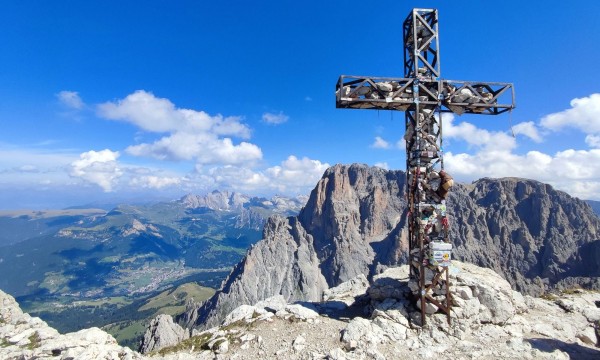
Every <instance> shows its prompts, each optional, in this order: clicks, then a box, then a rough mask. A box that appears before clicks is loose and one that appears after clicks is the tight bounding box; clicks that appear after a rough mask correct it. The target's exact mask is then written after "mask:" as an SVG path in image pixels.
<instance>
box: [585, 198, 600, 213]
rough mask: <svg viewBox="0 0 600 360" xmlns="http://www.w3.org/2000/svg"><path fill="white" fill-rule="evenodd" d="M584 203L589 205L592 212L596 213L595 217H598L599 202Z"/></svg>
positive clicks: (588, 201) (589, 201)
mask: <svg viewBox="0 0 600 360" xmlns="http://www.w3.org/2000/svg"><path fill="white" fill-rule="evenodd" d="M585 202H587V203H588V204H590V206H591V207H592V210H594V212H595V213H596V215H599V216H600V201H595V200H586V201H585Z"/></svg>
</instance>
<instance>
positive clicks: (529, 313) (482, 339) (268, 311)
mask: <svg viewBox="0 0 600 360" xmlns="http://www.w3.org/2000/svg"><path fill="white" fill-rule="evenodd" d="M450 273H451V279H450V280H451V283H452V287H453V288H452V291H453V293H454V294H455V297H454V299H453V305H454V307H453V311H452V318H451V324H448V322H447V319H446V316H445V315H441V314H436V315H432V316H428V322H427V324H426V325H425V326H420V325H419V324H418V323H419V319H420V312H419V311H418V310H417V309H416V308H415V307H414V306H413V305H412V302H410V301H409V299H408V296H409V294H410V289H409V287H408V266H406V265H405V266H402V267H398V268H389V269H387V270H385V271H383V272H382V273H381V274H378V275H376V276H374V277H373V278H372V279H371V280H370V281H368V280H367V279H366V277H364V276H363V275H359V276H357V277H356V278H354V279H351V280H350V281H348V282H345V283H342V284H340V285H339V286H337V287H334V288H330V289H328V290H327V292H326V294H325V295H326V296H325V298H326V299H327V300H325V301H320V302H296V303H292V304H290V303H287V302H286V301H285V299H284V298H283V296H281V295H277V296H274V297H271V298H268V299H265V300H263V301H260V302H257V303H255V304H254V305H249V304H245V305H241V306H239V307H237V308H236V309H234V310H233V311H232V312H230V313H229V314H227V316H226V317H225V319H224V321H223V322H222V323H221V324H220V325H218V326H215V327H212V328H210V329H207V330H204V331H197V330H194V331H192V332H191V334H183V336H181V335H182V333H181V332H180V330H183V329H181V328H179V329H177V325H176V324H173V323H172V322H171V321H169V319H166V318H165V319H162V320H161V321H160V322H157V323H155V324H154V326H153V327H152V331H151V332H149V333H147V337H146V338H145V342H146V344H153V345H152V346H148V347H146V348H145V352H146V353H145V354H140V353H137V352H134V351H132V350H130V349H127V348H122V347H120V346H118V345H117V344H116V342H115V341H114V339H113V338H112V337H111V336H110V335H108V334H106V333H104V332H103V331H101V330H99V329H87V330H82V331H79V332H76V333H70V334H64V335H61V334H58V332H57V331H56V330H54V329H52V328H49V327H48V326H47V325H46V324H45V323H44V322H43V321H41V320H40V319H38V318H32V317H30V316H29V315H27V314H23V313H22V311H21V310H20V308H19V307H18V304H17V303H16V302H15V301H14V299H13V298H12V297H11V296H9V295H7V294H4V293H2V292H0V303H1V304H2V308H1V310H0V358H2V359H15V360H16V359H65V360H66V359H82V360H86V359H111V360H112V359H115V360H116V359H180V360H184V359H314V360H316V359H332V360H333V359H336V360H342V359H347V360H352V359H378V360H379V359H398V358H406V359H598V358H599V357H600V348H599V347H598V339H599V338H598V329H599V326H600V308H599V307H598V306H600V293H599V292H596V291H588V290H577V291H571V292H563V293H560V294H557V295H555V296H554V297H552V298H551V297H547V298H545V299H542V298H533V297H531V296H529V295H525V296H524V295H522V294H521V293H519V292H516V291H514V290H512V289H511V286H510V284H509V283H508V282H507V281H506V280H504V279H503V278H502V277H501V276H499V275H498V274H496V273H495V272H494V271H492V270H490V269H485V268H480V267H477V266H475V265H471V264H467V263H460V262H458V261H455V262H454V263H453V266H452V268H451V272H450ZM161 328H163V329H167V330H165V331H161V330H159V329H161ZM174 329H175V330H174ZM173 336H181V337H180V338H179V339H178V340H177V342H176V343H174V344H169V341H170V340H169V339H173ZM165 340H167V341H165Z"/></svg>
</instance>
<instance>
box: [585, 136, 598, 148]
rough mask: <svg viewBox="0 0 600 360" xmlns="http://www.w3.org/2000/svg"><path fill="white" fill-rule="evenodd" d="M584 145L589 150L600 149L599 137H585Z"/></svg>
mask: <svg viewBox="0 0 600 360" xmlns="http://www.w3.org/2000/svg"><path fill="white" fill-rule="evenodd" d="M585 143H586V144H588V145H589V147H591V148H600V136H598V135H587V136H586V137H585Z"/></svg>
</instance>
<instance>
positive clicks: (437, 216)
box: [336, 9, 515, 325]
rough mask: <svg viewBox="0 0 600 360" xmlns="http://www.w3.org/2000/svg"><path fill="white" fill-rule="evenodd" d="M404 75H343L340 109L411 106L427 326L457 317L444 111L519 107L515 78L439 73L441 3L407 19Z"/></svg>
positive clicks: (415, 267) (414, 200) (413, 226)
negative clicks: (440, 316) (436, 318)
mask: <svg viewBox="0 0 600 360" xmlns="http://www.w3.org/2000/svg"><path fill="white" fill-rule="evenodd" d="M403 39H404V77H403V78H389V77H372V76H346V75H342V76H340V78H339V80H338V82H337V86H336V107H337V108H347V109H373V110H397V111H404V112H405V122H406V132H405V135H404V139H405V140H406V188H407V194H406V195H407V200H408V221H407V224H408V241H409V256H408V261H409V266H410V282H409V286H410V288H411V290H412V293H413V296H414V299H415V302H416V305H417V307H418V308H419V309H420V310H421V324H422V325H424V324H425V314H432V313H436V312H443V313H445V314H446V315H447V318H448V323H450V312H451V308H452V293H451V289H450V281H449V267H450V264H451V253H452V242H451V241H450V238H449V222H448V218H447V211H446V196H447V194H448V191H449V189H450V187H451V186H452V183H453V180H452V177H451V176H450V175H449V174H447V173H446V172H445V171H444V160H443V146H442V145H443V142H442V116H441V113H454V114H457V115H462V114H481V115H498V114H502V113H504V112H507V111H511V110H512V109H514V108H515V94H514V87H513V85H512V84H511V83H496V82H473V81H455V80H444V79H441V78H440V56H439V55H440V54H439V38H438V12H437V9H413V10H412V12H411V13H410V14H409V15H408V17H407V18H406V20H404V23H403Z"/></svg>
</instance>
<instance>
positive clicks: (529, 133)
mask: <svg viewBox="0 0 600 360" xmlns="http://www.w3.org/2000/svg"><path fill="white" fill-rule="evenodd" d="M512 130H513V132H514V133H515V135H518V134H521V135H524V136H526V137H528V138H530V139H531V140H533V141H535V142H537V143H539V142H542V137H541V136H540V133H539V131H538V129H537V127H536V125H535V124H534V123H533V121H528V122H522V123H520V124H517V125H515V126H513V128H512Z"/></svg>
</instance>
